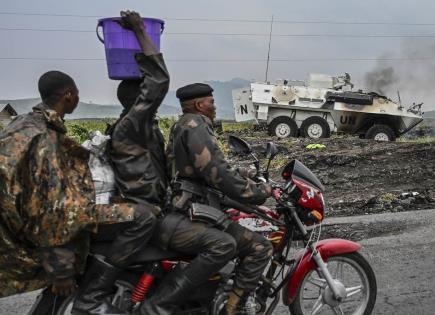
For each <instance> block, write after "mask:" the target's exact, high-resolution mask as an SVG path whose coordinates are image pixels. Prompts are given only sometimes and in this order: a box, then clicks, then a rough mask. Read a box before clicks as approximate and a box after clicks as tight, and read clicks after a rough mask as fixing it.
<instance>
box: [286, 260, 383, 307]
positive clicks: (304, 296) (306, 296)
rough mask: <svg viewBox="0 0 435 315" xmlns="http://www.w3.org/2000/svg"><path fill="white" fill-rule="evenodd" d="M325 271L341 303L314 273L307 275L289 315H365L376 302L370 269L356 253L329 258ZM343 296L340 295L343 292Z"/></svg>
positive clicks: (374, 284) (373, 279)
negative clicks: (338, 290)
mask: <svg viewBox="0 0 435 315" xmlns="http://www.w3.org/2000/svg"><path fill="white" fill-rule="evenodd" d="M327 266H328V269H329V271H330V273H331V275H332V277H333V279H334V281H335V282H336V283H337V287H339V288H340V289H341V290H345V292H346V294H345V296H346V297H345V299H344V300H343V301H340V302H339V301H337V300H336V299H335V298H334V296H333V294H332V291H331V290H330V288H329V286H328V284H327V283H326V280H325V279H324V278H323V277H322V276H321V275H320V274H319V272H318V271H317V270H312V271H310V272H308V273H307V274H306V275H305V277H304V279H303V281H302V283H301V285H300V287H299V289H298V292H297V295H296V298H295V299H294V300H293V302H292V303H291V304H290V306H289V309H290V312H291V314H292V315H308V314H310V315H316V314H322V315H327V314H334V315H369V314H371V312H372V310H373V307H374V305H375V302H376V293H377V286H376V278H375V274H374V272H373V269H372V267H371V266H370V264H369V263H368V262H367V260H366V259H365V258H364V257H363V256H362V255H361V254H359V253H357V252H355V253H349V254H340V255H336V256H332V257H330V258H329V259H328V261H327ZM343 292H344V291H343Z"/></svg>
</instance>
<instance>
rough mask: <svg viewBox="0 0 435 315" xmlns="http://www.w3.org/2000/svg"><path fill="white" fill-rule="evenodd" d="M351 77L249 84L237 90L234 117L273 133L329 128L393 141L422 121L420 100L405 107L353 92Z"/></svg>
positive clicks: (325, 133)
mask: <svg viewBox="0 0 435 315" xmlns="http://www.w3.org/2000/svg"><path fill="white" fill-rule="evenodd" d="M352 89H353V84H352V83H351V82H350V75H349V74H347V73H346V74H345V75H343V76H338V77H332V76H328V75H324V74H311V75H310V77H309V82H308V84H305V82H303V81H287V80H280V81H278V82H277V83H275V84H272V83H269V82H267V83H266V82H262V83H251V86H250V87H249V88H242V89H237V90H233V104H234V111H235V118H236V121H238V122H240V121H249V120H255V121H256V122H257V123H259V124H267V126H268V131H269V134H270V135H273V136H278V137H280V138H285V137H297V136H299V135H300V136H303V137H310V138H328V137H329V136H330V135H331V132H341V133H348V134H355V135H359V136H360V137H362V138H367V139H375V140H384V141H394V140H395V139H396V137H398V136H400V135H402V134H404V133H406V132H407V131H408V130H410V129H412V128H413V127H415V126H416V125H417V124H419V123H420V122H421V121H423V117H422V112H421V106H422V103H421V104H412V105H411V106H409V108H404V107H403V106H402V105H401V104H398V103H396V102H393V101H392V100H390V99H389V98H387V97H385V96H382V95H379V94H377V93H363V92H362V91H361V90H359V91H353V90H352Z"/></svg>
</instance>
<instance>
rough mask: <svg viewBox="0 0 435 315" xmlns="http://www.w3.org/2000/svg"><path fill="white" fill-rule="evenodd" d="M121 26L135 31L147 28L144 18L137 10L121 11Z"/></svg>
mask: <svg viewBox="0 0 435 315" xmlns="http://www.w3.org/2000/svg"><path fill="white" fill-rule="evenodd" d="M120 24H121V26H122V27H124V28H127V29H129V30H132V31H133V32H135V33H137V32H142V31H144V30H145V26H144V24H143V21H142V18H141V17H140V15H139V13H137V12H135V11H129V10H126V11H121V22H120Z"/></svg>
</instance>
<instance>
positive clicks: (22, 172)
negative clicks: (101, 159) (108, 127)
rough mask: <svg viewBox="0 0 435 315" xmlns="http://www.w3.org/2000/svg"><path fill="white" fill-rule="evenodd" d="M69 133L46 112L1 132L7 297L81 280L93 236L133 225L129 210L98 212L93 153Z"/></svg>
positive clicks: (1, 248) (1, 275) (0, 223)
mask: <svg viewBox="0 0 435 315" xmlns="http://www.w3.org/2000/svg"><path fill="white" fill-rule="evenodd" d="M65 133H66V128H65V125H64V123H63V120H62V119H61V118H60V117H59V116H58V115H57V113H56V112H55V111H53V110H50V109H49V108H48V107H47V106H46V105H44V104H39V105H38V106H36V107H35V108H34V110H33V112H31V113H29V114H25V115H21V116H18V117H17V118H16V119H15V120H14V121H12V122H11V123H10V124H9V125H8V126H7V127H6V128H5V129H4V130H3V131H2V132H0V296H5V295H10V294H14V293H19V292H24V291H28V290H32V289H37V288H41V287H43V286H45V285H47V280H50V279H53V278H63V277H70V276H73V275H74V274H75V273H77V272H78V271H79V269H80V268H81V267H83V264H82V263H83V261H84V258H85V255H86V254H87V238H86V235H87V234H88V233H86V232H85V231H91V230H94V231H95V228H96V224H97V223H98V222H102V221H108V222H118V221H125V220H129V219H131V218H132V214H133V209H131V208H129V207H127V206H125V205H119V206H118V205H116V206H113V205H112V206H99V207H98V208H97V207H95V203H94V202H95V193H94V186H93V182H92V177H91V173H90V170H89V167H88V164H87V162H88V157H89V153H88V151H87V150H86V149H84V148H82V147H81V146H80V145H79V144H77V143H76V142H75V141H74V140H72V139H70V138H68V137H66V136H65ZM47 276H48V277H47Z"/></svg>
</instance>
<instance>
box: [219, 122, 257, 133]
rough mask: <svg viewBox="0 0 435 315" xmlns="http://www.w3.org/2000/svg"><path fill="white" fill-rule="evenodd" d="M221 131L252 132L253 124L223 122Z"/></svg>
mask: <svg viewBox="0 0 435 315" xmlns="http://www.w3.org/2000/svg"><path fill="white" fill-rule="evenodd" d="M222 126H223V131H225V132H237V131H244V130H252V128H253V123H252V122H239V123H237V122H223V123H222Z"/></svg>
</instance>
